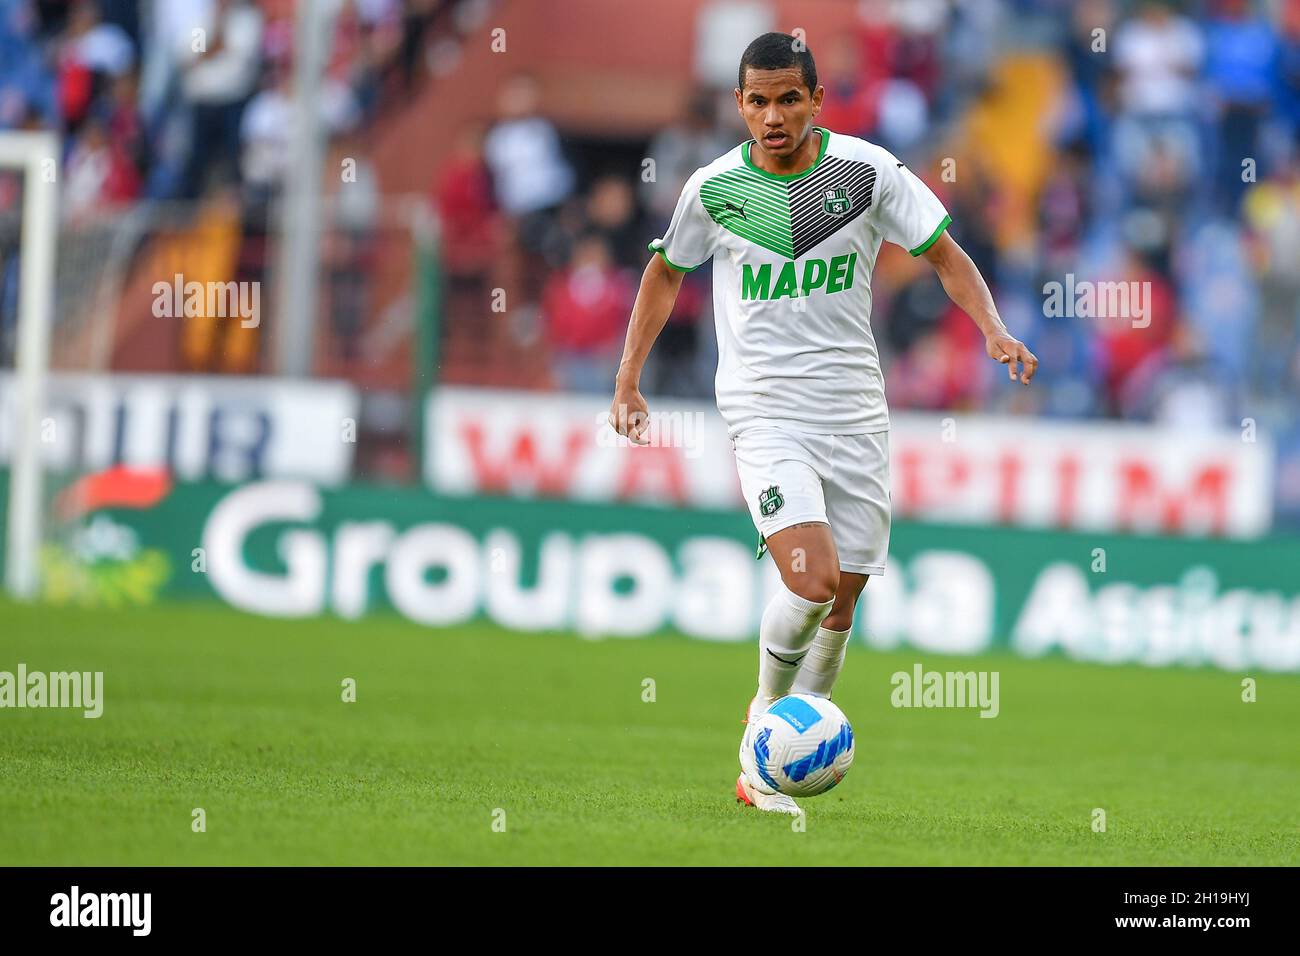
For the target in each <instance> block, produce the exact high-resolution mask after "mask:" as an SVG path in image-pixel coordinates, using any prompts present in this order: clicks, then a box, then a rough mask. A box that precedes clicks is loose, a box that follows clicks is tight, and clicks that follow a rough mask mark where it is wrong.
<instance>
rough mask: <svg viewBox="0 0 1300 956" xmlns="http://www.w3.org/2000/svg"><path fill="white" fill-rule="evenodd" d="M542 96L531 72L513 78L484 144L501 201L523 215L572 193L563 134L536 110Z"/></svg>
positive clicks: (544, 208)
mask: <svg viewBox="0 0 1300 956" xmlns="http://www.w3.org/2000/svg"><path fill="white" fill-rule="evenodd" d="M538 95H539V94H538V90H537V83H536V81H535V80H533V78H532V77H530V76H522V75H521V76H516V77H514V78H513V79H511V80H509V81H508V82H507V83H506V84H505V86H504V88H503V89H502V91H501V97H500V99H499V102H498V105H499V111H500V121H499V122H498V123H497V124H496V125H495V126H494V127H492V130H491V131H490V132H489V133H488V135H487V140H486V142H485V144H484V154H485V155H486V157H487V162H488V166H489V167H490V168H491V170H492V178H493V182H494V184H495V188H496V196H497V203H498V204H499V205H500V206H501V208H502V209H503V210H505V212H506V213H508V214H509V215H511V216H515V217H520V218H526V217H536V216H538V215H540V214H544V213H546V212H548V211H550V210H553V209H554V208H555V207H556V206H558V205H559V204H560V203H562V202H563V201H564V200H565V199H567V198H568V197H569V194H570V193H571V192H573V185H574V176H573V170H572V169H571V168H570V167H569V164H568V162H567V161H566V160H565V158H564V154H563V151H562V150H561V148H560V135H559V133H557V132H556V131H555V127H554V126H553V125H552V124H551V121H550V120H548V119H546V118H545V117H543V116H542V115H541V113H540V112H538ZM526 232H527V233H528V234H530V235H537V234H538V232H537V230H526Z"/></svg>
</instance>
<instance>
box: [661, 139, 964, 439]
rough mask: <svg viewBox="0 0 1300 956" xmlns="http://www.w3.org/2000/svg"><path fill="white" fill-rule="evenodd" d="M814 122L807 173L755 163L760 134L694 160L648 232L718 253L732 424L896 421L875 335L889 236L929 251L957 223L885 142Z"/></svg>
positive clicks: (684, 262) (719, 319) (840, 426)
mask: <svg viewBox="0 0 1300 956" xmlns="http://www.w3.org/2000/svg"><path fill="white" fill-rule="evenodd" d="M816 129H817V131H818V132H819V133H820V134H821V136H820V138H821V152H820V153H819V154H818V157H817V160H816V162H814V163H813V165H812V166H810V167H809V168H808V169H806V170H804V171H803V172H799V173H793V174H790V175H785V176H778V175H775V174H773V173H769V172H766V171H764V170H761V169H759V168H758V167H756V166H755V165H754V164H753V162H752V161H751V159H750V155H749V149H750V146H751V145H752V144H753V140H750V141H749V142H746V143H742V144H741V145H740V146H737V147H736V148H735V149H733V150H730V151H729V152H727V153H726V154H725V155H724V156H722V157H720V158H719V159H717V160H715V161H714V162H712V163H710V164H709V165H708V166H705V167H703V168H702V169H698V170H696V172H695V174H694V175H693V176H691V178H690V179H689V180H687V182H686V186H685V187H684V188H683V189H682V195H681V198H680V199H678V201H677V209H676V210H675V211H674V212H673V218H672V222H671V223H670V224H669V226H668V231H667V232H666V233H665V234H664V237H663V238H662V239H656V240H654V241H653V242H651V243H650V249H651V250H652V251H654V252H657V253H659V254H660V255H661V256H663V257H664V260H665V261H666V262H667V263H668V264H669V265H670V266H672V267H673V268H674V269H679V270H683V271H689V270H691V269H695V268H697V267H699V266H701V265H703V264H704V263H705V262H706V261H707V260H708V259H709V258H710V257H712V258H713V312H714V324H715V326H716V327H717V333H718V374H717V380H716V389H717V398H718V411H719V412H721V413H722V417H723V419H724V420H725V421H726V423H727V430H728V432H729V433H730V434H731V435H733V436H734V435H736V434H737V433H738V432H739V431H740V430H741V429H742V428H746V427H749V426H750V425H776V426H778V427H781V426H784V427H791V428H795V429H797V430H801V431H804V432H811V433H815V434H835V435H856V434H866V433H871V432H879V431H884V430H886V429H887V428H888V427H889V410H888V408H887V407H886V405H885V388H884V380H883V378H882V376H881V372H880V358H879V355H878V354H877V352H876V342H875V339H874V338H873V337H872V334H871V271H872V269H873V268H874V267H875V264H876V254H877V253H878V252H879V251H880V243H881V240H882V239H888V240H889V241H890V242H893V243H897V244H898V245H900V246H902V247H903V248H905V249H907V250H908V251H909V252H911V254H912V255H914V256H919V255H920V254H921V253H922V252H924V251H925V250H926V249H928V248H929V247H930V246H931V244H933V243H934V242H935V240H937V239H938V238H939V235H940V234H941V233H942V232H943V230H944V229H946V228H947V227H948V224H949V222H951V219H950V218H949V217H948V214H947V212H946V211H945V210H944V208H943V204H942V203H940V202H939V200H938V199H937V198H936V197H935V195H934V193H932V192H931V191H930V189H929V188H928V187H927V186H926V185H925V184H924V183H923V182H921V180H919V179H917V178H916V176H915V175H913V174H912V173H911V171H909V170H908V169H906V168H905V167H904V166H903V164H902V163H900V162H899V161H898V160H897V159H896V158H895V157H894V156H893V155H892V154H891V153H890V152H889V151H888V150H886V149H883V148H881V147H879V146H876V145H875V144H873V143H868V142H866V141H865V140H861V139H858V138H856V137H854V136H844V135H842V134H840V133H832V132H830V131H829V130H825V129H822V128H821V127H817V128H816ZM809 135H813V134H809Z"/></svg>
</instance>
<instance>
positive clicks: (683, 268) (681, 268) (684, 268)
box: [646, 242, 704, 272]
mask: <svg viewBox="0 0 1300 956" xmlns="http://www.w3.org/2000/svg"><path fill="white" fill-rule="evenodd" d="M646 248H647V249H649V250H650V251H651V252H657V253H659V255H660V256H661V257H662V258H663V260H664V262H666V263H668V268H670V269H676V270H677V271H678V272H694V271H695V270H696V269H698V268H699V267H700V266H679V265H678V264H677V263H675V262H673V260H671V259H669V258H668V255H667V254H666V253H665V252H664V251H663V250H662V249H660V248H658V247H657V246H656V245H655V244H654V243H653V242H651V243H648V244H647V245H646ZM703 264H704V263H700V265H703Z"/></svg>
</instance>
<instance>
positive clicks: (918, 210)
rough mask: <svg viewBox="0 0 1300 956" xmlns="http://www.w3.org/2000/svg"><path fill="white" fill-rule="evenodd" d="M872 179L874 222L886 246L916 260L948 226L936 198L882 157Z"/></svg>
mask: <svg viewBox="0 0 1300 956" xmlns="http://www.w3.org/2000/svg"><path fill="white" fill-rule="evenodd" d="M881 165H882V166H883V167H884V168H883V169H881V170H880V172H879V174H878V175H877V179H876V210H875V212H876V221H877V222H878V223H879V224H880V229H881V232H882V233H883V235H884V237H885V238H886V239H888V240H889V241H890V242H892V243H894V244H896V245H900V246H902V247H903V248H904V249H906V250H907V251H908V252H910V253H911V254H912V255H914V256H919V255H920V254H921V253H923V252H925V250H927V249H929V248H930V247H931V246H932V245H934V243H935V242H936V241H937V240H938V238H939V236H941V235H942V234H943V231H944V230H945V229H947V228H948V226H949V224H950V223H951V222H952V217H951V216H949V215H948V210H946V209H944V208H943V203H941V202H939V197H938V196H936V195H935V194H934V193H933V192H931V191H930V187H929V186H927V185H926V184H925V183H923V182H921V180H920V179H918V178H917V176H916V174H915V173H913V172H912V171H911V170H910V169H908V168H907V167H906V166H904V165H903V164H902V163H900V162H899V161H898V159H897V158H895V157H894V156H893V155H892V154H891V153H888V152H886V153H885V162H883V163H882V164H881Z"/></svg>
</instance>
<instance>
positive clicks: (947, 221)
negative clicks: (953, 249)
mask: <svg viewBox="0 0 1300 956" xmlns="http://www.w3.org/2000/svg"><path fill="white" fill-rule="evenodd" d="M951 225H952V216H944V217H943V222H941V223H939V225H937V226H935V228H934V232H932V233H930V238H929V239H927V240H925V242H923V243H921V244H920V245H919V246H917V247H916V248H915V249H909V250H907V251H908V252H910V253H911V254H912V255H914V256H919V255H920V254H921V253H923V252H925V250H926V249H929V248H930V247H931V246H932V245H934V244H935V243H936V242H938V241H939V237H940V236H941V235H943V231H944V230H945V229H947V228H948V227H949V226H951Z"/></svg>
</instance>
